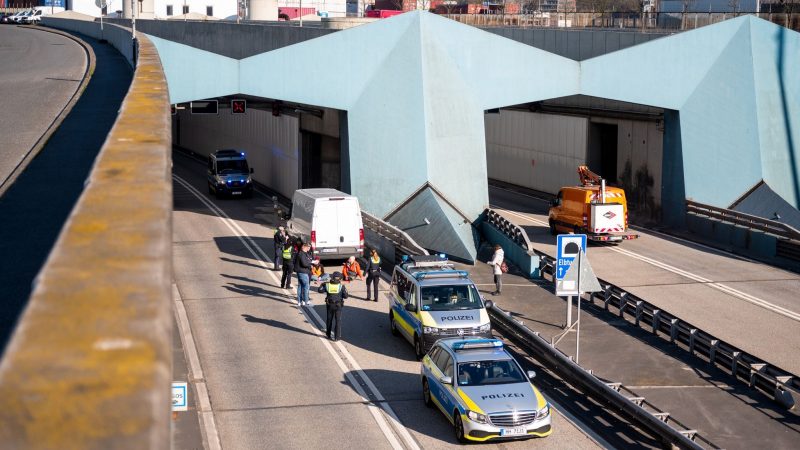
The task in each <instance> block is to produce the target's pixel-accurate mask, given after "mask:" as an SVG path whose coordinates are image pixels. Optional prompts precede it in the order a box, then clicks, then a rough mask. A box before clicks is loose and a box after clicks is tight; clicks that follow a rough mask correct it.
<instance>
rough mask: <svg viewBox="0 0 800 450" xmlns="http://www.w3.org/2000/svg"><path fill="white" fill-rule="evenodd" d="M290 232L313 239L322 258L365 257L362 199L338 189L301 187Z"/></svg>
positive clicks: (290, 222) (310, 240)
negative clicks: (360, 202) (359, 201)
mask: <svg viewBox="0 0 800 450" xmlns="http://www.w3.org/2000/svg"><path fill="white" fill-rule="evenodd" d="M287 225H288V227H289V230H288V231H289V234H292V235H294V236H298V237H300V238H301V239H302V240H303V242H310V243H311V249H312V251H313V254H314V256H315V257H317V256H318V257H319V258H320V259H337V258H347V257H350V256H356V257H360V256H364V224H363V223H362V221H361V207H360V206H359V204H358V198H356V197H353V196H352V195H350V194H345V193H344V192H340V191H337V190H336V189H298V190H296V191H294V198H292V216H291V218H290V219H289V221H288V223H287Z"/></svg>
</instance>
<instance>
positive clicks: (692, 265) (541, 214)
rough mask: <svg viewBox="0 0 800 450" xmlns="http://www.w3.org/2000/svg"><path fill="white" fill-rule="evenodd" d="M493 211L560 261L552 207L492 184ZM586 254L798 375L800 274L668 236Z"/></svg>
mask: <svg viewBox="0 0 800 450" xmlns="http://www.w3.org/2000/svg"><path fill="white" fill-rule="evenodd" d="M489 198H490V203H491V204H492V207H493V208H494V209H495V210H497V211H498V212H500V213H501V214H503V215H504V217H506V218H507V219H508V220H510V221H512V222H514V223H516V224H518V225H520V226H522V227H523V228H524V229H525V230H526V232H527V233H528V236H529V238H530V239H531V241H532V243H533V246H534V248H536V249H537V250H540V251H542V252H544V253H546V254H548V255H551V256H555V254H556V248H555V241H556V239H555V237H554V236H551V235H550V233H549V230H548V228H547V211H548V204H547V203H546V202H545V201H543V200H540V199H536V198H533V197H530V196H527V195H524V194H521V193H517V192H511V191H508V190H505V189H502V188H498V187H491V188H490V190H489ZM634 231H635V232H636V233H637V234H639V236H640V237H639V239H636V240H631V241H624V242H622V243H621V244H619V245H618V246H600V245H596V246H595V245H593V246H591V247H590V248H589V250H588V251H587V254H588V255H589V256H590V258H591V261H592V268H593V269H594V271H595V273H596V274H597V276H598V277H599V278H602V279H604V280H606V281H608V282H610V283H613V284H616V285H617V286H620V287H623V288H625V289H626V290H627V291H629V292H631V293H632V294H634V295H637V296H639V297H641V298H643V299H646V300H647V301H648V302H650V303H652V304H654V305H656V306H658V307H660V308H663V309H664V310H665V311H669V312H670V313H672V314H674V315H676V316H678V317H680V318H682V319H684V320H686V321H688V322H690V323H692V324H693V325H694V326H696V327H698V328H700V329H702V330H704V331H706V332H708V333H711V334H712V335H714V336H716V337H718V338H720V339H722V340H724V341H727V342H729V343H731V344H733V345H735V346H737V347H739V348H741V349H742V350H744V351H746V352H748V353H751V354H753V355H756V356H757V357H759V358H762V359H764V360H765V361H767V362H769V363H771V364H774V365H776V366H778V367H780V368H782V369H784V370H787V371H789V372H791V373H794V374H800V351H798V350H797V349H800V295H798V292H800V275H798V274H796V273H793V272H789V271H786V270H783V269H779V268H776V267H772V266H769V265H766V264H763V263H759V262H755V261H752V260H748V259H745V258H742V257H739V256H736V255H732V254H729V253H725V252H722V251H719V250H716V249H712V248H710V247H707V246H704V245H701V244H696V243H692V242H689V241H685V240H681V239H678V238H675V237H671V236H667V235H664V234H660V233H656V232H652V231H648V230H642V229H637V230H634Z"/></svg>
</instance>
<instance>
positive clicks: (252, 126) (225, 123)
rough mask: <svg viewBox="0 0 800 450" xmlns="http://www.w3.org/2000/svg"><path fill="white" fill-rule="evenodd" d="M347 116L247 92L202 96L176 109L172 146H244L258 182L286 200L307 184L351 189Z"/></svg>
mask: <svg viewBox="0 0 800 450" xmlns="http://www.w3.org/2000/svg"><path fill="white" fill-rule="evenodd" d="M346 114H347V113H346V112H345V111H341V110H337V109H331V108H324V107H319V106H315V105H304V104H299V103H293V102H286V101H282V100H280V99H268V98H261V97H253V96H247V95H232V96H227V97H219V98H214V99H203V100H198V101H195V102H190V103H186V104H179V105H176V107H175V108H174V109H173V116H172V131H173V133H172V134H173V144H174V145H175V146H176V147H178V148H179V149H183V150H188V151H191V152H193V153H195V154H197V155H200V156H207V155H209V154H211V153H212V152H214V151H215V150H218V149H224V148H234V149H238V150H241V151H243V152H245V153H246V154H247V158H248V161H249V163H250V166H251V167H252V168H253V169H254V174H253V178H254V180H255V181H256V182H258V183H260V184H262V185H263V186H265V187H268V188H269V189H271V190H272V191H274V192H275V193H278V194H280V195H281V196H283V197H285V198H291V197H292V194H293V193H294V191H295V190H296V189H303V188H333V189H338V190H348V188H349V168H348V167H347V164H346V162H347V147H348V146H347V139H346V138H345V139H342V135H344V136H346V130H345V131H343V130H342V129H343V127H344V128H346V125H347V116H346Z"/></svg>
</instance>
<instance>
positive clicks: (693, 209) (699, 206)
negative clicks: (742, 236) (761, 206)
mask: <svg viewBox="0 0 800 450" xmlns="http://www.w3.org/2000/svg"><path fill="white" fill-rule="evenodd" d="M686 212H687V213H694V214H700V215H704V216H708V217H710V218H712V219H718V220H721V221H725V222H730V223H734V224H736V225H741V226H744V227H747V228H750V229H753V230H760V231H764V232H766V233H772V234H774V235H776V236H778V237H781V238H784V239H793V240H796V241H800V231H798V230H797V229H796V228H794V227H792V226H791V225H787V224H785V223H782V222H778V221H776V220H769V219H765V218H763V217H758V216H753V215H751V214H746V213H743V212H739V211H734V210H732V209H725V208H717V207H716V206H711V205H705V204H703V203H698V202H694V201H692V200H686Z"/></svg>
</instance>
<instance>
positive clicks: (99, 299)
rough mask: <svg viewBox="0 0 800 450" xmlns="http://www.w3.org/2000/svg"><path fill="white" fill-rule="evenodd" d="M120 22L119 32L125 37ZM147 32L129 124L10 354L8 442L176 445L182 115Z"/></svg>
mask: <svg viewBox="0 0 800 450" xmlns="http://www.w3.org/2000/svg"><path fill="white" fill-rule="evenodd" d="M48 22H50V21H49V20H48ZM51 23H52V22H51ZM57 26H58V28H61V29H72V31H76V32H79V33H83V34H87V35H89V36H91V35H92V34H91V33H92V30H94V28H92V25H91V23H85V22H77V21H70V22H66V21H59V22H58V23H57ZM117 28H118V27H115V28H114V30H115V31H112V32H111V33H112V34H113V37H112V35H111V34H110V35H109V36H108V37H111V38H112V39H113V40H114V41H116V42H118V43H119V44H120V45H124V44H122V42H123V41H121V40H118V39H117V37H121V36H122V35H121V34H120V35H117V34H116V33H117V31H118V30H117ZM110 30H111V28H109V31H110ZM128 37H130V34H128ZM112 39H109V41H110V42H111V41H112ZM139 41H140V47H139V54H138V65H137V69H136V72H135V74H134V77H133V81H132V84H131V87H130V90H129V92H128V95H127V96H126V98H125V101H124V103H123V105H122V108H121V110H120V113H119V116H118V118H117V121H116V123H115V125H114V127H113V129H112V130H111V133H110V134H109V136H108V138H107V140H106V142H105V143H104V145H103V148H102V149H101V151H100V154H99V155H98V157H97V160H96V161H95V166H94V168H93V170H92V172H91V175H90V176H89V179H88V180H87V185H86V188H85V190H84V192H83V194H82V195H81V197H80V199H79V201H78V203H77V205H76V206H75V209H74V210H73V211H72V213H71V215H70V217H69V219H68V221H67V223H66V224H65V226H64V228H63V230H62V232H61V235H60V236H59V239H58V241H57V242H56V245H55V247H54V248H53V250H52V252H51V254H50V256H49V257H48V260H47V262H46V264H45V265H44V267H43V269H42V271H41V272H40V273H39V275H38V276H37V278H36V281H35V284H34V286H33V294H32V295H31V298H30V300H29V303H28V306H27V309H26V310H25V312H24V313H23V315H22V317H21V319H20V323H19V325H18V326H17V329H16V330H15V332H14V335H13V337H12V340H11V342H10V344H9V345H8V348H7V350H6V354H5V356H4V358H3V360H2V362H0V442H2V444H0V446H2V447H3V448H40V449H73V448H74V449H78V448H80V449H105V448H114V449H143V448H167V447H169V442H170V381H171V380H170V378H171V372H172V371H171V368H172V346H171V344H172V334H171V327H172V315H171V314H172V308H171V289H170V288H171V275H172V254H171V249H172V245H171V243H172V231H171V230H172V227H171V217H172V182H171V165H172V161H171V146H170V140H171V139H170V128H169V124H170V116H169V103H168V99H167V90H166V88H165V86H166V80H165V77H164V73H163V70H162V68H161V62H160V60H159V58H158V54H157V53H156V50H155V48H154V47H153V45H152V44H151V43H150V41H149V40H148V39H147V38H146V37H145V36H143V35H140V36H139ZM143 174H146V176H143ZM4 256H6V257H8V255H4Z"/></svg>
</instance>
